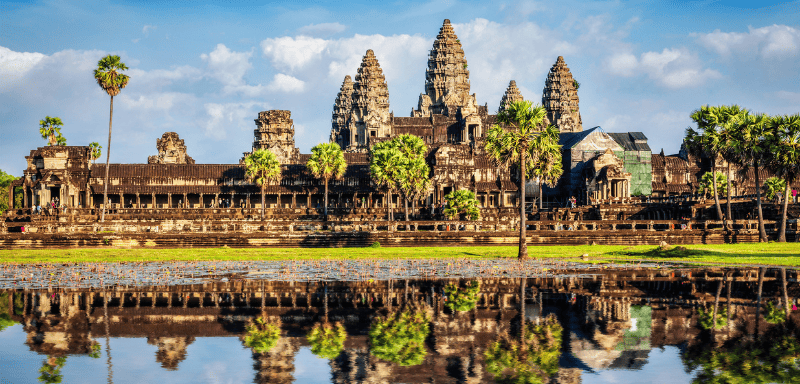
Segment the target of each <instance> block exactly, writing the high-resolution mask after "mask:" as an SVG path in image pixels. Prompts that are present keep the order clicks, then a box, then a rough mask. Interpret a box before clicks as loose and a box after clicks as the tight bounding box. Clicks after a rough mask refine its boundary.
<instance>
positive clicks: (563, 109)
mask: <svg viewBox="0 0 800 384" xmlns="http://www.w3.org/2000/svg"><path fill="white" fill-rule="evenodd" d="M469 75H470V73H469V70H468V65H467V59H466V55H465V53H464V50H463V49H462V46H461V42H460V40H459V39H458V37H457V36H456V34H455V33H454V32H453V28H452V26H451V24H450V21H449V20H445V21H444V24H443V25H442V27H441V29H440V31H439V34H438V35H437V37H436V40H435V41H434V43H433V47H432V48H431V50H430V54H429V56H428V68H427V70H426V75H425V87H424V92H423V93H421V94H420V96H419V102H418V106H417V108H416V109H412V111H411V113H410V116H408V117H396V116H395V115H394V113H393V112H391V110H390V106H389V90H388V89H389V87H388V84H387V82H386V79H385V76H384V74H383V71H382V69H381V67H380V64H379V63H378V60H377V58H376V57H375V54H374V52H373V51H372V50H367V52H366V54H365V55H364V57H363V60H362V62H361V65H360V67H359V68H357V70H356V73H355V77H352V78H351V76H349V75H348V76H345V78H344V81H343V83H342V86H341V90H340V92H339V94H338V95H336V98H335V101H334V105H333V113H332V127H331V132H330V140H331V141H332V142H336V143H338V144H339V145H340V146H341V147H342V148H343V149H344V150H345V152H346V153H345V158H346V160H347V163H348V167H347V172H346V174H345V176H344V178H343V179H342V180H333V181H332V182H331V185H330V194H331V203H330V205H331V208H336V209H343V210H348V212H350V213H353V212H356V210H357V209H374V208H381V207H386V206H387V204H391V205H392V206H394V207H401V206H402V199H401V198H400V196H399V195H397V194H393V195H392V196H391V197H389V198H387V196H385V192H384V191H383V190H379V189H377V188H376V186H375V184H374V183H373V182H372V180H371V178H370V174H369V169H368V164H369V157H368V152H369V148H370V147H371V146H372V145H374V144H375V143H378V142H380V141H382V140H387V139H389V138H392V137H394V136H397V135H401V134H413V135H417V136H419V137H421V138H422V139H423V140H424V141H425V142H426V143H427V145H428V147H429V153H428V155H427V159H428V163H429V165H430V166H431V170H432V171H431V181H432V182H431V187H430V189H429V191H428V193H427V195H426V196H423V197H422V198H421V199H420V201H419V202H418V204H417V210H416V211H415V212H414V216H415V217H417V218H420V217H425V216H424V215H426V214H429V213H432V212H433V207H434V206H436V205H438V204H439V203H441V202H442V201H443V199H444V196H445V195H446V194H448V193H449V192H451V191H453V190H457V189H468V190H471V191H474V192H475V194H476V195H477V197H478V199H479V201H480V205H481V209H482V210H483V211H482V216H484V217H506V216H508V217H513V216H515V215H516V212H515V210H514V209H513V207H514V206H518V204H519V201H518V200H519V199H518V193H517V190H518V188H517V183H516V179H515V176H514V172H512V171H510V170H509V169H508V168H506V167H502V166H498V165H496V164H495V163H494V162H493V161H491V159H490V158H489V157H488V156H487V155H486V153H485V151H484V145H483V141H484V135H485V133H486V131H487V130H488V128H489V127H491V126H492V125H493V124H495V117H496V115H495V114H492V113H490V111H489V110H488V104H484V105H480V104H478V98H477V95H476V94H474V93H472V94H471V93H470V82H469ZM509 80H510V79H509ZM521 99H523V95H521V94H520V91H519V89H518V88H517V86H516V82H515V81H514V80H510V81H509V85H508V88H507V90H506V92H505V94H504V95H503V98H502V100H501V101H500V108H504V106H505V105H507V103H509V102H513V101H517V100H521ZM536 101H538V99H537V100H536ZM541 104H542V105H543V106H544V107H545V108H546V110H547V120H548V123H551V124H553V125H554V126H556V127H557V128H558V129H559V131H560V132H561V134H560V135H561V137H560V144H561V145H562V153H563V162H564V174H563V176H562V177H561V180H560V182H559V183H558V185H557V186H556V187H555V188H545V190H544V195H545V196H544V197H543V198H544V199H545V201H547V202H549V203H550V206H551V207H554V206H561V207H563V206H565V205H566V204H565V202H566V200H567V199H568V198H570V197H571V196H575V197H576V198H577V200H578V202H579V204H580V205H602V204H610V203H615V204H619V203H632V202H633V203H635V202H641V201H645V200H649V199H650V198H659V197H668V196H679V195H690V194H695V193H696V192H697V189H698V180H699V178H700V176H701V175H702V174H703V173H705V172H707V171H709V170H710V169H711V163H710V161H709V160H708V159H698V158H694V157H692V156H690V155H688V154H686V153H685V152H683V151H682V152H681V153H680V154H678V155H670V156H665V155H664V154H663V151H662V153H660V154H659V153H652V151H651V148H650V146H649V145H648V142H647V137H646V136H645V135H644V134H643V133H641V132H619V133H609V132H605V131H604V130H603V129H602V128H600V127H594V128H591V129H586V130H584V128H583V122H582V119H581V114H580V108H579V98H578V90H577V88H576V82H575V80H574V79H573V76H572V74H571V72H570V69H569V68H568V67H567V64H566V62H565V61H564V58H563V57H561V56H559V57H558V58H557V59H556V62H555V64H553V66H552V68H551V69H550V72H549V74H548V75H547V78H546V80H545V82H544V89H543V92H542V98H541ZM255 124H256V129H255V131H254V135H255V138H254V141H253V145H252V149H253V150H256V149H269V150H270V151H272V152H274V153H275V154H276V155H277V156H278V158H279V160H280V161H281V163H282V164H283V174H282V178H281V181H280V182H279V183H273V184H271V185H269V186H268V187H267V189H266V192H267V199H266V205H267V208H270V209H273V210H298V209H306V210H309V209H315V208H319V207H320V204H321V202H322V200H323V196H322V193H323V184H322V182H321V180H319V179H316V178H314V177H313V176H312V175H311V174H310V173H309V172H308V171H307V169H306V167H305V163H306V162H307V161H308V159H309V156H310V155H308V154H301V153H300V151H299V150H298V148H297V147H295V142H294V126H293V122H292V118H291V112H290V111H287V110H271V111H264V112H260V113H259V114H258V117H257V119H255ZM675 129H676V132H680V134H682V133H683V127H676V128H675ZM157 149H158V154H157V155H155V156H150V157H149V158H148V161H147V164H111V165H109V170H108V171H109V175H110V176H109V177H110V179H109V186H108V192H109V199H110V204H111V208H137V209H155V208H219V207H220V206H222V207H233V208H243V209H248V208H260V201H261V200H260V189H259V187H258V186H257V185H255V184H253V183H251V182H249V181H248V180H246V179H245V169H244V166H243V165H241V161H240V164H195V162H194V160H193V159H192V158H191V157H190V156H189V155H188V153H189V152H187V148H186V146H185V145H184V142H183V140H181V139H180V138H179V137H178V135H177V134H176V133H174V132H168V133H165V134H164V135H163V137H162V138H160V139H158V140H157ZM249 153H250V152H246V153H245V155H247V154H249ZM26 159H27V163H28V166H27V169H26V170H25V171H24V176H23V177H22V178H20V179H19V180H17V181H15V182H14V183H13V184H12V186H11V187H10V188H11V193H9V196H10V198H11V199H12V201H13V194H14V191H13V188H14V187H22V191H23V192H22V193H23V197H24V198H23V206H24V207H23V208H30V207H33V206H35V205H37V204H43V203H45V202H49V201H51V199H52V198H53V197H58V198H59V200H60V202H61V203H63V204H65V205H67V206H68V207H71V208H96V207H98V206H100V205H101V204H102V199H103V197H102V193H103V189H104V188H103V187H104V186H103V180H104V179H103V177H104V175H105V172H106V169H105V167H106V166H105V164H93V162H92V160H93V159H92V158H91V151H90V149H89V147H87V146H49V147H41V148H38V149H36V150H32V151H31V153H30V156H27V157H26ZM724 165H725V164H724V163H719V164H718V166H719V168H718V169H723V170H724V169H725V167H724ZM750 172H751V173H752V172H753V170H751V171H750ZM760 172H761V173H762V175H760V176H761V178H760V179H761V180H765V179H766V178H767V177H768V176H769V175H768V173H767V172H766V171H765V170H761V171H760ZM730 177H731V178H733V179H734V182H733V191H734V193H733V194H734V195H748V194H752V193H754V188H755V185H754V184H753V182H752V181H751V180H752V179H753V178H751V177H737V176H736V174H734V173H733V172H731V175H730ZM530 186H531V187H529V188H528V190H529V192H528V197H529V198H531V199H533V198H537V196H538V190H539V188H536V185H535V180H534V181H533V182H532V183H531V185H530ZM273 212H274V213H276V214H286V215H291V214H292V212H293V211H286V212H284V213H280V211H273ZM384 213H385V209H384V210H383V211H378V210H375V211H372V212H368V213H367V216H369V218H370V219H380V218H381V217H383V216H382V215H383V214H384ZM362 216H363V215H362ZM671 216H672V215H671ZM647 218H650V219H656V218H661V219H664V218H666V217H656V216H655V215H653V217H647ZM671 218H677V217H671Z"/></svg>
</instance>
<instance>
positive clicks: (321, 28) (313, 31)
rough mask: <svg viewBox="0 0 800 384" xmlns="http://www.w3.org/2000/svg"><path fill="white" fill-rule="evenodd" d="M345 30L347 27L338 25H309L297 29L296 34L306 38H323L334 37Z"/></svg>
mask: <svg viewBox="0 0 800 384" xmlns="http://www.w3.org/2000/svg"><path fill="white" fill-rule="evenodd" d="M345 30H347V27H346V26H344V25H342V24H339V23H321V24H309V25H306V26H304V27H300V28H297V33H299V34H301V35H306V36H317V37H325V36H331V35H335V34H337V33H341V32H344V31H345Z"/></svg>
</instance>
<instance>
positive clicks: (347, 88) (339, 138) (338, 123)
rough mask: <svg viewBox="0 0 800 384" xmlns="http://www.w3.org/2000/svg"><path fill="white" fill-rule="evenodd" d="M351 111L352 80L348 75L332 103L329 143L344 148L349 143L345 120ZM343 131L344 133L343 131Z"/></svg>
mask: <svg viewBox="0 0 800 384" xmlns="http://www.w3.org/2000/svg"><path fill="white" fill-rule="evenodd" d="M352 110H353V80H352V79H351V78H350V75H347V76H345V77H344V81H343V82H342V88H341V89H339V94H338V95H336V101H335V102H334V103H333V116H332V117H331V125H332V127H331V142H335V143H338V144H339V146H340V147H342V148H346V147H347V145H349V143H350V134H349V131H347V129H346V128H347V119H348V118H350V113H351V112H352ZM343 130H344V131H343Z"/></svg>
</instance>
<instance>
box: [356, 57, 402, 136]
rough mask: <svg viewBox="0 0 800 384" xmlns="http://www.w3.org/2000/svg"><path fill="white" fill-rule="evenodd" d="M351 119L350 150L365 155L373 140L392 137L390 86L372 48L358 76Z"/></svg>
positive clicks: (362, 61)
mask: <svg viewBox="0 0 800 384" xmlns="http://www.w3.org/2000/svg"><path fill="white" fill-rule="evenodd" d="M349 120H350V121H349V123H348V129H349V131H350V143H349V146H348V150H349V151H352V152H366V151H368V150H369V147H370V140H375V139H377V138H383V137H389V136H390V135H391V124H392V122H391V114H390V113H389V87H388V86H387V85H386V76H384V75H383V70H382V69H381V66H380V64H378V59H377V58H376V57H375V52H373V51H372V50H371V49H368V50H367V53H366V54H365V55H364V58H363V59H362V60H361V66H360V67H359V68H358V72H357V73H356V79H355V83H354V84H353V98H352V110H351V112H350V118H349Z"/></svg>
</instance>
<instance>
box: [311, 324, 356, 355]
mask: <svg viewBox="0 0 800 384" xmlns="http://www.w3.org/2000/svg"><path fill="white" fill-rule="evenodd" d="M306 338H307V339H308V343H309V344H311V353H313V354H315V355H317V356H319V357H321V358H323V359H333V358H336V356H339V354H340V353H342V350H344V341H345V340H346V339H347V332H345V329H344V326H343V325H342V324H339V323H336V324H335V325H331V324H328V323H325V324H318V325H317V326H315V327H314V328H312V329H311V332H309V333H308V336H306Z"/></svg>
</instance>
